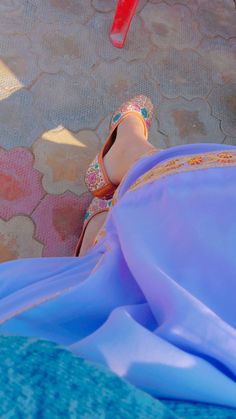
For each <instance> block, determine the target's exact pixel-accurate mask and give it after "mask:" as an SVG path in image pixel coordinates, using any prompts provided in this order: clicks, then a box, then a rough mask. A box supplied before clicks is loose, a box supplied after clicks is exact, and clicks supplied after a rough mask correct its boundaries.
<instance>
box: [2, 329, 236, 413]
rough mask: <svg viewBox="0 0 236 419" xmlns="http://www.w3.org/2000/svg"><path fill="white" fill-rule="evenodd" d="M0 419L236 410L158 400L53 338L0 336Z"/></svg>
mask: <svg viewBox="0 0 236 419" xmlns="http://www.w3.org/2000/svg"><path fill="white" fill-rule="evenodd" d="M0 348H1V349H0V417H1V419H18V418H24V419H32V418H43V419H44V418H45V419H46V418H50V419H53V418H59V417H60V418H62V417H63V418H71V419H72V418H73V419H77V418H82V419H93V418H96V419H100V418H104V419H110V418H112V419H116V418H117V419H119V418H122V419H126V418H132V419H133V418H135V419H136V418H140V419H144V418H145V419H146V418H147V419H148V418H151V419H152V418H153V419H154V418H155V419H159V418H162V419H171V418H183V419H192V418H199V419H205V418H212V419H223V418H224V419H233V418H236V410H234V409H230V408H226V407H219V406H211V405H208V404H202V403H184V402H178V401H174V400H165V401H164V400H162V402H160V401H158V400H157V399H154V398H152V397H150V396H149V395H148V394H146V393H144V392H143V391H141V390H138V389H137V388H136V387H134V386H132V385H130V384H129V383H127V382H126V381H125V380H123V379H121V378H119V377H118V376H116V375H115V374H113V373H111V372H110V371H108V370H106V369H105V368H103V367H100V366H98V365H96V364H93V363H90V362H87V361H84V360H83V359H81V358H79V357H76V356H74V355H73V354H72V353H71V352H69V351H68V350H66V349H65V348H63V347H60V346H58V345H56V344H54V343H52V342H49V341H44V340H41V339H32V338H24V337H20V336H0Z"/></svg>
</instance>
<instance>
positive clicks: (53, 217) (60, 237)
mask: <svg viewBox="0 0 236 419" xmlns="http://www.w3.org/2000/svg"><path fill="white" fill-rule="evenodd" d="M90 201H91V195H90V194H89V193H87V192H86V193H84V194H82V195H80V196H79V197H78V196H76V195H75V194H73V193H72V192H69V191H67V192H65V193H64V194H62V195H47V196H46V197H45V198H44V199H43V200H42V202H41V203H40V204H39V206H38V207H37V208H36V210H35V211H34V212H33V214H32V217H31V218H32V219H33V221H34V222H35V224H36V234H35V237H36V239H38V240H39V241H40V242H43V243H44V250H43V256H71V255H73V252H74V249H75V246H76V243H77V241H78V238H79V235H80V232H81V229H82V225H83V218H84V214H85V212H86V209H87V207H88V205H89V203H90Z"/></svg>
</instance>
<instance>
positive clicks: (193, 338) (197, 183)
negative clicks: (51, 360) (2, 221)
mask: <svg viewBox="0 0 236 419" xmlns="http://www.w3.org/2000/svg"><path fill="white" fill-rule="evenodd" d="M116 195H117V196H116V198H115V200H114V201H115V204H114V207H113V208H112V209H111V211H110V213H109V215H108V218H107V222H106V224H105V229H104V232H103V237H102V238H101V239H100V240H99V241H98V243H97V244H96V245H95V246H94V247H93V248H92V249H91V250H90V251H89V252H88V253H87V255H86V256H84V257H81V258H74V257H68V258H44V259H25V260H18V261H11V262H7V263H3V264H1V265H0V333H2V334H6V335H22V336H37V337H40V338H44V339H48V340H51V341H54V342H57V343H59V344H62V345H64V346H66V347H68V348H69V349H70V350H71V351H72V352H73V353H75V354H77V355H79V356H81V357H83V358H85V359H87V360H90V361H94V362H97V363H100V364H103V365H105V366H107V367H108V368H109V369H111V370H112V371H113V372H115V373H116V374H118V375H119V376H122V377H124V378H126V379H127V380H128V381H130V382H131V383H133V384H135V385H136V386H137V387H140V388H141V389H143V390H145V391H146V392H149V393H150V394H152V395H154V396H156V397H159V398H172V399H182V400H194V401H200V402H209V403H216V404H222V405H226V406H231V407H236V330H235V327H236V308H235V300H236V147H233V146H227V145H216V144H195V145H185V146H179V147H174V148H171V149H169V150H164V151H162V152H160V153H155V154H153V155H150V156H146V157H143V158H142V159H140V160H139V161H138V162H136V164H135V165H134V166H133V167H132V169H131V170H130V172H129V173H128V175H127V176H126V178H125V179H124V181H123V182H122V184H121V185H120V187H119V189H118V193H117V194H116Z"/></svg>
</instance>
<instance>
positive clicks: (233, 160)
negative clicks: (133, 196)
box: [127, 149, 236, 192]
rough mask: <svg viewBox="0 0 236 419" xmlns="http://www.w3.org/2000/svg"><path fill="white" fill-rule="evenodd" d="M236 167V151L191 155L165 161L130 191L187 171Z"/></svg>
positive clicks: (135, 183)
mask: <svg viewBox="0 0 236 419" xmlns="http://www.w3.org/2000/svg"><path fill="white" fill-rule="evenodd" d="M222 166H236V150H234V149H233V150H231V149H230V150H229V151H221V152H219V151H217V152H208V153H202V154H191V155H186V156H180V157H176V158H174V159H168V160H165V161H164V162H162V163H159V164H157V165H156V167H154V168H152V169H151V170H149V171H148V172H146V173H144V175H142V176H140V177H139V178H138V179H137V180H136V181H135V182H134V183H133V184H132V185H131V187H130V188H129V189H128V191H127V192H131V191H134V190H136V189H138V188H139V187H141V186H143V185H146V184H147V183H152V182H154V181H156V180H159V179H161V178H164V177H167V176H170V175H174V174H176V173H183V172H187V171H194V170H203V169H208V168H211V167H212V168H215V167H222Z"/></svg>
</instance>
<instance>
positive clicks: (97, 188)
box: [85, 95, 153, 199]
mask: <svg viewBox="0 0 236 419" xmlns="http://www.w3.org/2000/svg"><path fill="white" fill-rule="evenodd" d="M133 113H135V115H137V117H138V118H139V119H140V120H141V121H142V122H143V128H144V135H145V139H146V140H147V137H148V129H149V128H150V125H151V122H152V116H153V105H152V102H151V101H150V99H148V98H147V97H146V96H143V95H140V96H135V97H134V98H133V99H130V100H129V101H127V102H125V103H123V104H122V105H121V106H120V107H119V108H118V110H117V111H116V112H115V113H114V114H113V116H112V119H111V123H110V129H109V131H110V133H109V136H108V138H107V140H106V141H105V143H104V145H103V147H102V149H101V151H100V152H99V154H98V155H97V156H96V157H95V159H94V160H93V161H92V163H91V164H90V165H89V167H88V169H87V172H86V175H85V183H86V186H87V188H88V190H89V191H90V192H91V193H92V194H93V195H94V196H97V197H99V198H102V199H109V198H111V197H112V196H113V193H114V192H115V190H116V188H117V186H118V185H114V184H113V183H112V182H111V181H110V179H109V178H108V176H107V173H106V169H105V167H104V163H103V157H104V156H105V154H106V153H107V152H108V151H109V150H110V148H111V146H112V145H113V144H114V142H115V139H116V132H117V127H118V125H119V124H120V123H121V122H122V121H123V120H124V119H125V118H127V116H129V115H130V114H133Z"/></svg>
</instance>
